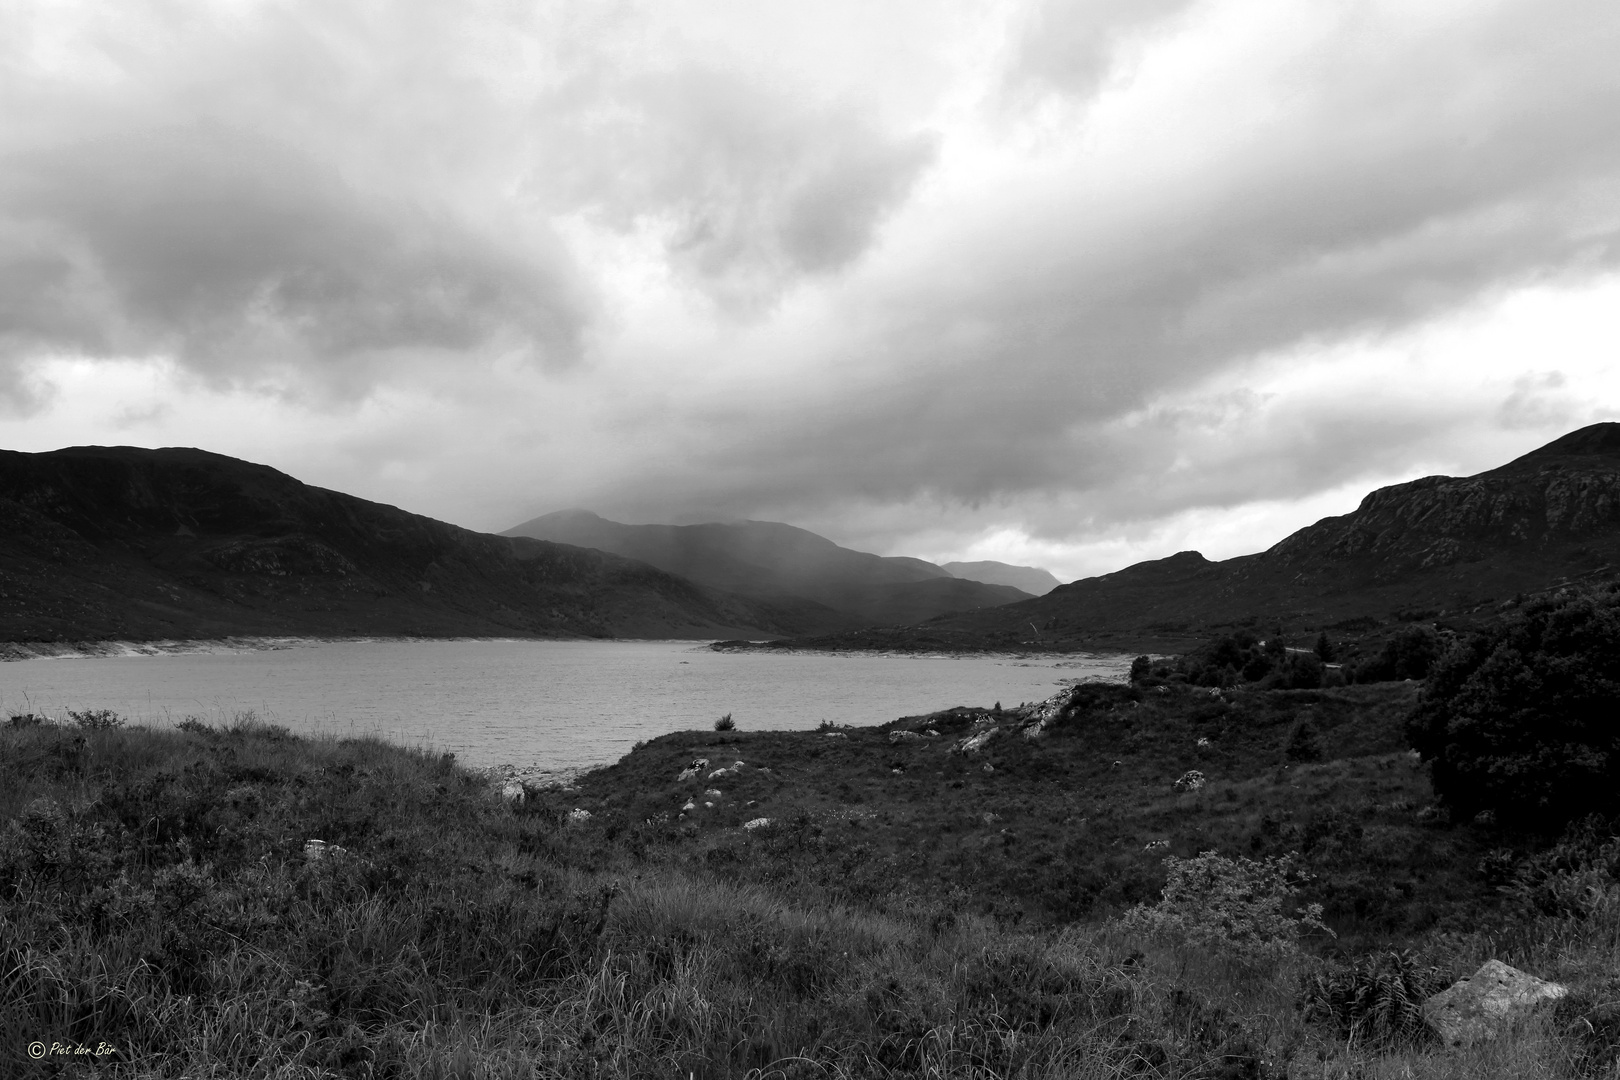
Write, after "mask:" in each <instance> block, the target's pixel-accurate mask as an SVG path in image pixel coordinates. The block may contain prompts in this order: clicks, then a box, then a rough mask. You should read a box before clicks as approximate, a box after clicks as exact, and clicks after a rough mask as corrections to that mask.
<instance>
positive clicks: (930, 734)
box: [923, 728, 939, 739]
mask: <svg viewBox="0 0 1620 1080" xmlns="http://www.w3.org/2000/svg"><path fill="white" fill-rule="evenodd" d="M923 734H924V735H927V736H928V737H929V738H930V739H937V738H939V732H937V731H935V730H934V729H933V728H929V729H928V730H927V731H925V732H923Z"/></svg>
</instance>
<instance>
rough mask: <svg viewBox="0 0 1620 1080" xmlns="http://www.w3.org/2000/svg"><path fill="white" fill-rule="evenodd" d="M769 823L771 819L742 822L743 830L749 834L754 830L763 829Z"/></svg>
mask: <svg viewBox="0 0 1620 1080" xmlns="http://www.w3.org/2000/svg"><path fill="white" fill-rule="evenodd" d="M770 823H771V819H770V818H768V817H757V818H755V819H754V820H753V821H745V822H743V828H745V829H747V830H748V831H749V832H753V831H754V830H755V829H763V828H765V827H766V826H768V825H769V824H770Z"/></svg>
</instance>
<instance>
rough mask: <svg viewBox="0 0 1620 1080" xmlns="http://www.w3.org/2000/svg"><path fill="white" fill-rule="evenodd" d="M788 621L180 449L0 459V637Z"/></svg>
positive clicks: (573, 628)
mask: <svg viewBox="0 0 1620 1080" xmlns="http://www.w3.org/2000/svg"><path fill="white" fill-rule="evenodd" d="M794 628H799V629H801V630H802V629H804V628H806V624H804V623H802V622H796V621H794V618H793V615H792V613H791V612H789V611H785V610H780V609H773V608H772V607H771V606H770V605H768V604H761V603H758V602H753V601H747V600H743V599H741V598H738V597H732V596H726V595H724V594H721V593H717V592H715V591H712V590H707V589H703V588H701V587H699V586H696V585H693V584H692V583H691V582H688V581H684V580H682V579H680V578H678V577H674V576H672V575H670V574H668V573H665V572H663V571H660V570H657V569H655V568H653V567H651V566H647V565H645V564H642V563H637V562H634V561H631V560H629V559H624V558H619V557H616V556H612V555H607V554H604V553H602V552H599V551H590V550H585V549H582V548H577V547H570V546H567V545H563V544H553V543H545V542H542V541H538V540H524V539H509V538H506V537H499V536H492V535H489V534H485V533H475V532H471V531H469V530H467V529H462V528H458V527H456V526H454V525H449V524H446V523H444V522H441V521H435V520H433V519H431V518H426V517H422V516H420V515H417V514H411V513H407V512H406V511H403V510H400V509H397V508H396V507H392V506H385V505H382V504H380V503H373V502H367V501H365V500H363V499H356V498H353V497H351V496H348V495H344V494H341V493H339V492H335V491H327V490H325V489H322V488H315V487H310V486H308V485H306V484H302V483H300V482H299V481H297V480H295V479H293V478H292V477H290V476H287V475H286V474H284V473H280V472H277V471H276V470H274V469H271V468H267V467H265V466H262V465H255V464H252V463H250V462H245V461H239V460H236V459H234V458H229V457H224V456H222V455H219V454H211V453H207V452H206V451H202V450H193V449H164V450H145V449H137V448H133V447H74V448H71V449H66V450H58V451H54V452H51V453H44V454H22V453H15V452H10V451H5V452H0V640H12V641H29V640H45V641H50V640H88V639H101V638H127V639H153V638H195V637H217V636H225V635H233V634H334V635H349V634H416V635H428V636H446V635H502V634H534V635H541V636H548V637H580V636H584V637H608V636H621V637H699V638H701V637H713V636H717V635H720V634H723V633H733V634H734V633H736V632H738V631H741V632H743V633H745V634H759V635H769V634H774V633H781V632H787V631H790V630H792V629H794Z"/></svg>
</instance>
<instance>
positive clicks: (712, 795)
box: [703, 788, 720, 799]
mask: <svg viewBox="0 0 1620 1080" xmlns="http://www.w3.org/2000/svg"><path fill="white" fill-rule="evenodd" d="M703 795H704V797H705V798H708V799H718V798H719V797H720V789H719V788H710V789H709V790H708V791H705V792H704V793H703Z"/></svg>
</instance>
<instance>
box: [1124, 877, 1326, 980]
mask: <svg viewBox="0 0 1620 1080" xmlns="http://www.w3.org/2000/svg"><path fill="white" fill-rule="evenodd" d="M1297 857H1298V856H1297V854H1295V853H1289V854H1287V855H1283V856H1279V857H1275V858H1270V859H1260V860H1255V859H1245V858H1241V857H1240V858H1236V859H1228V858H1225V857H1224V856H1221V855H1217V854H1216V853H1215V852H1213V851H1206V852H1203V853H1202V854H1200V855H1199V856H1197V857H1196V858H1192V859H1178V858H1176V857H1175V856H1173V855H1172V856H1171V857H1170V858H1168V859H1166V860H1165V866H1166V868H1167V869H1168V871H1169V875H1168V880H1166V882H1165V885H1164V892H1163V894H1162V897H1161V899H1160V900H1159V902H1158V903H1157V904H1155V905H1153V906H1152V907H1148V906H1147V905H1145V904H1141V905H1138V906H1136V907H1134V908H1132V909H1131V910H1130V911H1128V912H1126V913H1125V916H1124V918H1123V920H1122V922H1123V925H1124V926H1125V928H1126V929H1129V930H1137V931H1141V932H1145V933H1149V934H1155V935H1162V936H1166V937H1170V938H1173V939H1176V940H1180V941H1184V942H1186V943H1188V944H1191V945H1197V946H1201V947H1203V948H1207V949H1210V950H1212V951H1214V952H1219V953H1224V954H1226V955H1228V956H1230V957H1232V958H1233V959H1236V960H1239V961H1244V962H1249V963H1253V962H1256V961H1260V960H1264V959H1276V958H1279V957H1281V956H1286V955H1288V954H1289V953H1293V952H1296V951H1298V948H1299V937H1300V934H1301V933H1303V932H1305V931H1307V930H1324V931H1327V932H1328V933H1332V931H1328V930H1327V927H1326V926H1324V925H1323V924H1322V905H1321V904H1311V905H1309V906H1308V907H1303V908H1298V909H1296V911H1295V913H1294V914H1292V915H1290V914H1288V912H1287V911H1285V910H1284V907H1285V905H1286V904H1287V903H1288V902H1289V901H1290V900H1292V899H1293V897H1294V896H1296V895H1298V893H1299V886H1300V885H1301V884H1303V883H1304V882H1305V881H1306V880H1308V879H1307V878H1306V876H1305V875H1304V874H1303V873H1301V872H1300V871H1299V870H1297V869H1296V865H1295V860H1296V859H1297Z"/></svg>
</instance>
